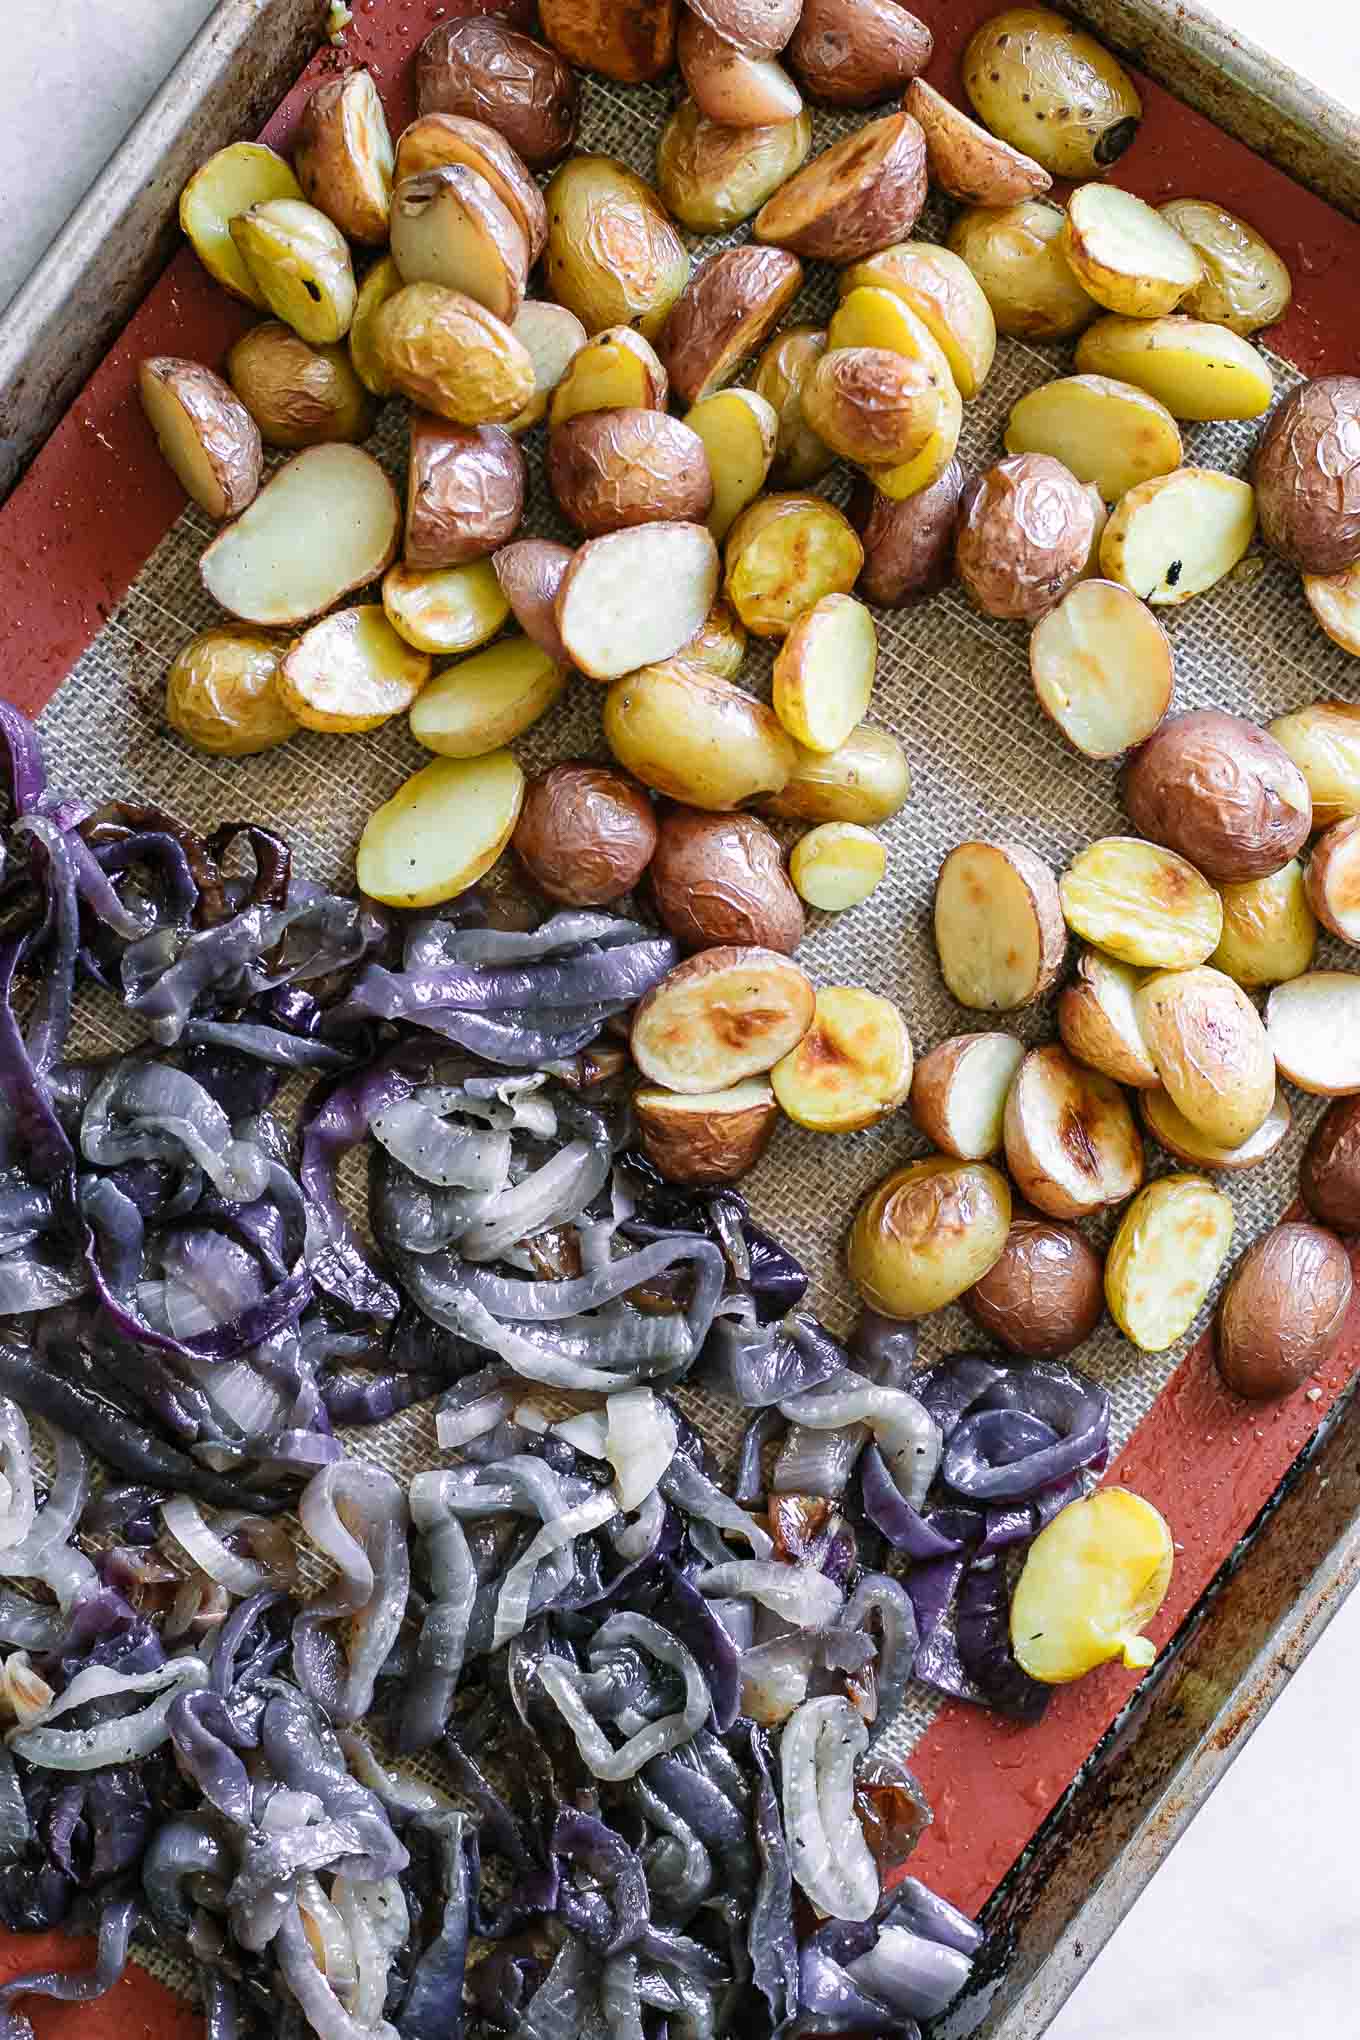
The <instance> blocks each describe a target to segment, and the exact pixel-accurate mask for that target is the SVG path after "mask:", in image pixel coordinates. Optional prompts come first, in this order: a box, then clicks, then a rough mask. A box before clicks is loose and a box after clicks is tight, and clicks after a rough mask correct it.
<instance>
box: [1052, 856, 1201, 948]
mask: <svg viewBox="0 0 1360 2040" xmlns="http://www.w3.org/2000/svg"><path fill="white" fill-rule="evenodd" d="M1058 893H1059V897H1060V898H1061V900H1062V910H1063V914H1064V916H1065V918H1066V921H1067V925H1068V927H1069V928H1071V930H1072V931H1073V933H1074V934H1076V935H1080V936H1082V937H1083V938H1084V939H1085V940H1086V941H1087V942H1093V943H1094V944H1095V946H1096V948H1097V949H1103V950H1105V951H1107V952H1108V954H1109V955H1111V956H1116V957H1118V958H1119V959H1120V961H1121V962H1123V963H1133V964H1137V965H1139V966H1140V967H1142V968H1144V969H1150V970H1188V969H1189V968H1191V967H1192V966H1193V965H1195V964H1199V963H1203V962H1204V960H1205V958H1206V957H1209V956H1212V955H1213V952H1214V950H1215V949H1216V948H1217V947H1218V942H1219V937H1220V936H1221V935H1222V933H1223V902H1222V900H1221V899H1220V898H1219V896H1218V894H1217V893H1216V892H1215V891H1214V889H1213V887H1212V886H1211V885H1210V883H1209V881H1208V879H1207V878H1203V877H1201V875H1200V873H1199V872H1198V871H1196V870H1195V867H1194V865H1193V864H1187V863H1186V861H1185V859H1184V858H1183V857H1178V856H1177V855H1176V853H1175V851H1174V850H1164V849H1162V848H1161V847H1160V846H1159V845H1158V844H1156V843H1144V842H1143V841H1142V840H1141V838H1139V837H1137V836H1104V837H1102V838H1101V840H1100V841H1099V842H1097V843H1092V844H1091V845H1090V846H1089V847H1088V848H1087V849H1085V850H1083V851H1082V852H1081V855H1080V856H1079V857H1077V858H1076V859H1075V860H1074V862H1073V863H1072V864H1071V865H1070V866H1069V867H1068V869H1067V871H1066V872H1065V873H1064V874H1063V877H1062V880H1061V882H1060V884H1059V887H1058Z"/></svg>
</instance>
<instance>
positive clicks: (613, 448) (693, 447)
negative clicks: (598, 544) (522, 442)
mask: <svg viewBox="0 0 1360 2040" xmlns="http://www.w3.org/2000/svg"><path fill="white" fill-rule="evenodd" d="M546 471H547V477H548V486H549V488H550V489H551V490H552V492H553V495H554V497H555V498H556V500H557V506H558V508H559V509H560V510H561V512H562V514H563V516H564V517H566V518H567V519H568V520H569V521H570V522H571V523H572V524H574V525H575V526H576V528H577V530H578V531H583V532H584V533H585V534H586V537H587V538H597V537H598V536H599V535H600V533H601V532H605V531H622V530H623V529H624V527H625V526H627V525H630V524H654V523H655V522H656V521H657V519H658V518H662V519H672V520H675V521H678V522H681V523H702V521H703V519H704V518H705V517H706V516H707V515H708V511H709V506H710V505H711V504H712V501H713V477H712V476H711V475H710V473H709V471H708V455H707V454H706V453H705V451H704V443H703V441H702V440H701V439H700V437H699V435H698V433H697V432H692V431H691V430H690V428H689V426H688V425H683V424H681V422H680V420H679V419H678V418H672V417H670V416H668V415H667V413H666V412H665V411H643V410H631V411H582V412H580V413H579V414H578V415H577V416H576V417H575V418H569V419H568V420H567V422H566V424H565V425H559V426H558V427H557V428H556V430H555V431H554V432H553V434H552V436H551V438H550V439H549V441H548V459H547V463H546Z"/></svg>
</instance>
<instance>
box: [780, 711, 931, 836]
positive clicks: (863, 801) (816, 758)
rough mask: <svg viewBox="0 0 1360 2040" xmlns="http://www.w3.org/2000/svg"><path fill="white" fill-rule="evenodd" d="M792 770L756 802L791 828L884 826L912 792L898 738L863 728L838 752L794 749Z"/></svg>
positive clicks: (867, 727) (866, 727) (852, 733)
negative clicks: (809, 824)
mask: <svg viewBox="0 0 1360 2040" xmlns="http://www.w3.org/2000/svg"><path fill="white" fill-rule="evenodd" d="M793 753H794V757H793V770H792V772H791V773H790V775H789V777H788V779H787V781H786V782H785V784H784V785H783V787H782V788H781V789H780V790H779V792H777V793H775V794H773V795H766V796H765V797H764V799H762V801H761V802H760V805H761V807H762V808H763V810H764V812H765V813H766V814H767V815H778V816H780V817H781V818H782V819H783V820H785V821H795V822H860V823H863V824H867V825H870V826H872V824H874V823H875V822H886V821H887V820H888V818H889V816H890V815H895V814H896V813H897V812H898V810H899V809H900V808H902V807H904V806H905V805H906V801H907V796H908V794H909V793H910V791H911V775H910V773H909V772H908V769H907V757H906V753H905V751H904V750H903V749H902V746H901V745H900V744H899V743H898V741H897V739H896V737H894V736H890V735H889V734H888V732H887V730H876V729H874V728H873V726H872V725H871V724H870V723H861V724H860V726H859V728H858V729H857V730H852V731H851V732H850V735H849V736H848V737H847V738H846V740H845V742H844V743H843V744H842V745H841V747H840V749H839V750H838V751H830V752H817V751H805V750H803V749H802V747H801V746H800V745H798V744H795V745H794V747H793Z"/></svg>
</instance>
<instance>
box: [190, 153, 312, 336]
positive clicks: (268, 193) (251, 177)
mask: <svg viewBox="0 0 1360 2040" xmlns="http://www.w3.org/2000/svg"><path fill="white" fill-rule="evenodd" d="M302 195H303V194H302V186H301V185H300V184H299V183H298V181H297V178H296V177H295V176H294V175H293V171H292V168H291V166H290V165H289V164H287V163H285V162H284V160H283V157H282V156H280V155H278V154H277V153H276V152H275V151H274V150H273V149H267V148H266V147H265V146H264V144H263V142H231V143H229V144H228V146H227V147H226V148H225V149H219V150H218V151H217V153H216V154H215V155H213V156H209V158H208V160H207V162H206V163H201V164H200V165H199V167H198V169H197V170H195V172H194V174H193V176H192V177H191V178H190V179H189V182H188V183H187V184H186V185H185V187H184V189H183V191H182V192H181V193H180V195H179V223H180V226H181V228H182V229H183V232H184V234H185V236H186V238H187V239H188V241H189V245H190V246H191V247H192V249H193V251H194V253H195V255H197V257H198V259H199V261H200V262H201V263H202V264H203V267H204V268H205V269H206V270H207V272H208V274H209V276H210V277H211V278H212V279H213V281H214V283H220V284H221V286H222V288H223V290H228V291H230V292H231V295H232V296H233V297H235V298H243V299H244V300H245V302H246V304H248V305H254V306H256V308H257V309H258V310H259V311H265V310H267V309H268V301H267V299H266V298H265V296H264V293H263V291H262V290H261V289H260V286H259V285H258V283H256V281H255V278H254V277H253V276H252V275H251V273H250V271H249V270H248V269H247V267H246V265H245V263H244V262H243V261H242V259H241V256H240V254H239V253H238V251H237V247H236V243H235V242H234V241H233V240H232V238H231V222H232V221H233V220H234V219H236V218H238V217H239V215H240V214H241V213H246V212H249V211H250V208H251V207H252V206H253V205H261V204H263V203H264V201H265V200H266V199H271V198H299V199H300V198H301V197H302Z"/></svg>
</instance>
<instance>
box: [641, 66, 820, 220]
mask: <svg viewBox="0 0 1360 2040" xmlns="http://www.w3.org/2000/svg"><path fill="white" fill-rule="evenodd" d="M811 147H812V118H811V115H810V114H809V113H808V112H807V111H806V109H804V111H803V112H802V113H800V114H799V115H798V116H797V117H796V119H794V120H781V121H778V122H776V123H773V124H769V123H766V124H765V125H757V126H755V127H725V126H723V125H722V124H721V123H720V122H718V121H716V120H709V119H707V118H706V117H705V116H704V114H702V113H701V112H700V111H699V107H698V103H697V102H696V101H695V100H693V99H685V100H682V101H681V103H680V105H679V106H677V107H676V109H675V112H674V113H673V114H672V115H671V117H670V119H669V120H668V121H667V122H666V125H665V127H664V128H663V129H662V130H661V140H660V141H659V142H658V144H657V150H656V188H657V190H658V191H659V192H660V194H661V196H662V198H663V199H664V200H665V202H666V208H667V210H668V211H669V212H670V214H671V215H672V217H673V218H674V219H677V220H679V222H680V224H681V226H682V227H688V228H689V230H690V232H691V233H694V234H722V233H726V231H727V229H728V228H729V227H735V226H736V225H737V224H738V222H739V221H741V220H745V219H749V218H750V217H751V214H752V213H755V212H759V210H760V208H761V206H762V205H764V203H765V201H766V199H767V198H769V197H770V196H771V195H772V193H774V192H776V191H778V189H779V187H780V185H781V184H782V183H783V182H784V181H785V179H786V178H788V177H792V175H793V173H794V171H795V170H797V169H798V168H799V166H800V165H801V164H802V163H804V162H805V161H806V160H807V153H808V150H809V149H810V148H811Z"/></svg>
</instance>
